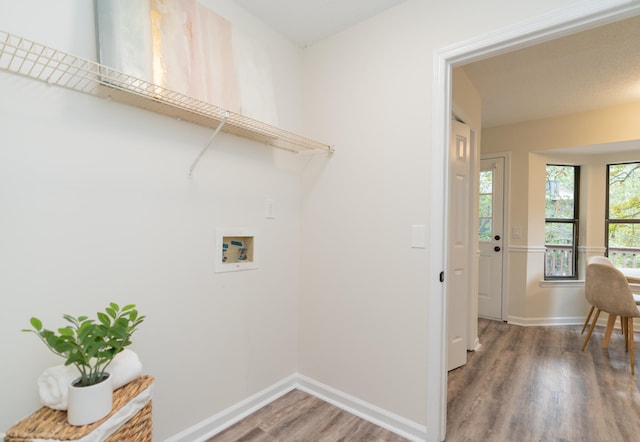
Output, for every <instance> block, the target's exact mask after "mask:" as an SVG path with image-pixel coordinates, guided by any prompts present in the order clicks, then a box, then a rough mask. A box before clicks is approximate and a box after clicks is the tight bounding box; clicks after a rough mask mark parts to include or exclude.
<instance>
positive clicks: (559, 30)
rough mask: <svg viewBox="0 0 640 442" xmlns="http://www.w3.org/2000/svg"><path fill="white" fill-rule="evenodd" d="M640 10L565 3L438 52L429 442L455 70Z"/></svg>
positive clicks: (437, 432)
mask: <svg viewBox="0 0 640 442" xmlns="http://www.w3.org/2000/svg"><path fill="white" fill-rule="evenodd" d="M638 14H640V4H638V3H636V2H634V3H630V2H628V1H624V0H614V1H611V0H597V1H595V2H588V3H586V2H583V3H582V4H578V5H573V6H569V7H566V8H564V9H562V10H560V11H557V13H556V14H553V15H545V16H542V17H539V18H537V19H533V20H530V21H528V22H524V23H520V24H519V26H518V27H517V28H509V29H505V30H502V31H501V32H498V33H491V34H490V35H489V34H487V35H485V36H481V37H479V38H476V39H473V40H471V41H464V42H461V43H459V44H457V45H454V46H450V47H448V48H446V49H443V50H441V51H436V53H435V57H434V60H435V64H434V68H435V73H434V90H433V102H434V103H433V115H432V123H433V124H432V131H433V132H432V137H433V138H432V140H433V146H434V149H433V151H432V157H431V160H432V161H431V164H432V167H431V200H430V205H431V207H432V208H433V210H432V212H431V213H432V215H431V225H432V230H431V237H430V239H431V252H430V262H431V268H432V269H434V270H433V271H434V274H433V275H430V277H429V298H428V346H429V354H430V355H435V357H432V358H430V359H429V361H428V365H427V373H426V375H427V405H428V406H427V432H428V439H429V440H430V441H442V440H444V438H445V432H446V418H447V416H446V409H447V391H446V390H447V371H446V361H447V339H446V338H447V333H446V330H447V320H446V318H447V299H446V296H445V294H446V293H447V282H446V278H445V277H444V275H445V274H446V270H447V269H446V263H447V257H448V250H447V247H446V245H447V244H448V235H449V232H448V227H447V226H448V221H449V220H448V216H447V210H446V208H447V205H448V198H449V189H448V184H447V181H448V176H449V170H448V167H447V159H448V148H449V133H450V132H449V128H450V125H451V121H450V115H451V112H452V103H451V84H452V82H451V69H452V67H454V66H460V65H463V64H465V63H469V62H471V61H476V60H478V59H481V58H488V57H490V56H493V55H498V54H500V53H504V52H507V51H509V50H515V49H519V48H521V47H524V46H531V45H534V44H536V43H540V42H542V41H545V40H548V39H551V38H554V37H560V36H564V35H568V34H571V33H576V32H579V31H582V30H585V29H587V28H591V27H596V26H598V25H602V24H605V23H610V22H614V21H617V20H621V19H624V18H627V17H631V16H633V15H638Z"/></svg>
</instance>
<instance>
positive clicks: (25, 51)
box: [0, 31, 333, 152]
mask: <svg viewBox="0 0 640 442" xmlns="http://www.w3.org/2000/svg"><path fill="white" fill-rule="evenodd" d="M0 69H3V70H6V71H9V72H13V73H16V74H20V75H23V76H26V77H29V78H33V79H36V80H40V81H45V82H47V83H48V84H51V85H55V86H61V87H64V88H67V89H71V90H74V91H77V92H82V93H84V94H89V95H94V96H97V97H102V98H107V99H111V100H113V101H118V102H121V103H125V104H129V105H132V106H136V107H139V108H142V109H146V110H150V111H153V112H157V113H160V114H163V115H167V116H170V117H173V118H178V119H181V120H185V121H189V122H192V123H195V124H199V125H202V126H207V127H212V128H216V127H218V126H219V125H220V123H221V122H223V121H224V120H225V118H226V121H225V123H224V125H223V127H222V131H223V132H227V133H231V134H235V135H238V136H241V137H245V138H249V139H252V140H255V141H260V142H262V143H265V144H268V145H270V146H273V147H277V148H280V149H284V150H288V151H292V152H305V151H324V152H333V147H332V146H330V145H327V144H323V143H319V142H317V141H314V140H311V139H309V138H306V137H303V136H300V135H297V134H295V133H292V132H289V131H286V130H283V129H280V128H277V127H275V126H271V125H269V124H267V123H263V122H261V121H258V120H254V119H252V118H249V117H247V116H244V115H242V114H238V113H235V112H231V111H227V110H226V109H223V108H221V107H219V106H215V105H213V104H209V103H206V102H204V101H201V100H197V99H195V98H192V97H189V96H187V95H184V94H181V93H179V92H176V91H173V90H171V89H167V88H165V87H162V86H159V85H157V84H153V83H151V82H148V81H146V80H142V79H139V78H135V77H132V76H130V75H127V74H125V73H123V72H119V71H116V70H115V69H111V68H110V67H108V66H104V65H101V64H99V63H96V62H94V61H91V60H87V59H83V58H80V57H76V56H74V55H70V54H67V53H65V52H62V51H59V50H57V49H53V48H50V47H47V46H45V45H42V44H40V43H37V42H35V41H31V40H27V39H25V38H22V37H19V36H16V35H13V34H10V33H8V32H5V31H0Z"/></svg>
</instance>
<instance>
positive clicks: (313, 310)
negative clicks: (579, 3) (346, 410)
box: [300, 0, 571, 425]
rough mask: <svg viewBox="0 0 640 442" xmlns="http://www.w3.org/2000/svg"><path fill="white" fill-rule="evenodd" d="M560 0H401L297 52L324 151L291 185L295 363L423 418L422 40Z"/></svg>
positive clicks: (426, 140) (425, 154)
mask: <svg viewBox="0 0 640 442" xmlns="http://www.w3.org/2000/svg"><path fill="white" fill-rule="evenodd" d="M568 3H571V2H552V1H546V2H526V3H524V4H523V3H522V2H520V3H517V4H516V3H514V2H506V1H494V2H482V3H478V2H468V1H454V2H438V3H437V5H436V4H435V3H433V2H425V1H421V0H412V1H407V2H406V3H403V4H401V5H399V6H398V7H396V8H394V9H392V10H390V11H388V12H387V13H385V14H383V15H380V16H377V17H375V18H373V19H371V20H369V21H367V22H364V23H361V24H360V25H358V26H355V27H353V28H351V29H349V30H347V31H345V32H343V33H341V34H338V35H335V36H333V37H332V38H329V39H327V40H325V41H323V42H321V43H319V44H316V45H314V46H311V47H310V48H308V49H307V50H306V51H305V53H304V55H305V68H306V70H305V74H304V81H305V107H304V110H305V116H306V117H307V118H308V122H309V126H308V129H307V130H308V132H309V133H310V134H311V135H313V136H315V137H316V138H321V139H325V140H330V142H332V143H335V145H336V153H335V154H334V155H333V158H331V160H330V161H326V160H324V159H316V160H314V161H313V162H312V163H311V164H310V167H309V172H308V176H310V177H312V178H313V182H311V183H305V190H304V203H303V238H304V239H303V241H304V244H305V247H304V251H303V278H302V284H303V295H302V299H301V306H300V307H301V310H300V324H301V332H300V371H301V372H303V373H304V374H306V375H307V376H310V377H312V378H314V379H317V380H319V381H321V382H324V383H326V384H329V385H332V386H334V387H335V388H338V389H340V390H343V391H345V392H347V393H350V394H352V395H354V396H356V397H359V398H362V399H364V400H366V401H368V402H370V403H373V404H375V405H378V406H380V407H382V408H384V409H386V410H389V411H391V412H393V413H396V414H399V415H401V416H403V417H405V418H408V419H411V420H412V421H414V422H417V423H419V424H422V425H424V424H425V419H426V413H427V407H431V406H437V404H427V403H426V399H425V397H426V389H427V385H426V382H427V379H426V372H427V364H428V362H429V360H430V358H434V357H437V356H435V355H434V354H433V353H429V349H428V348H427V338H428V336H427V324H426V322H427V317H428V312H427V297H428V284H429V280H430V278H437V276H438V273H439V270H440V269H432V268H430V267H429V260H428V256H429V245H428V244H427V248H426V249H414V248H411V247H410V240H411V225H413V224H419V225H420V224H424V225H426V230H427V232H429V219H430V206H429V199H430V177H429V170H430V167H431V166H430V159H431V149H432V146H431V121H432V113H431V106H432V103H431V97H432V84H433V71H434V66H433V52H434V50H436V49H439V48H442V47H444V46H447V45H450V44H453V43H456V42H458V41H461V40H463V39H466V38H470V37H472V36H474V35H477V34H480V33H484V32H487V31H490V30H493V29H496V28H500V27H502V26H505V25H507V24H510V23H513V22H516V21H519V20H523V19H525V18H528V17H531V16H535V15H537V14H540V13H543V12H545V11H548V10H551V9H553V8H556V7H560V6H562V4H568ZM435 148H438V147H435ZM427 237H428V235H427Z"/></svg>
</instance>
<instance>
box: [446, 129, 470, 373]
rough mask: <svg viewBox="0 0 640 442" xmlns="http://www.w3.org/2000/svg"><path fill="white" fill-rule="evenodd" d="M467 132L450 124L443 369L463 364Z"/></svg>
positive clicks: (467, 261)
mask: <svg viewBox="0 0 640 442" xmlns="http://www.w3.org/2000/svg"><path fill="white" fill-rule="evenodd" d="M471 163H472V159H471V129H470V128H469V126H467V125H466V124H463V123H459V122H457V121H452V127H451V144H450V148H449V170H450V175H449V176H450V178H449V179H450V182H449V223H450V224H449V244H448V249H449V262H448V263H447V269H448V275H447V283H448V284H447V355H448V356H447V369H448V370H453V369H454V368H457V367H460V366H461V365H464V364H466V363H467V327H468V317H467V313H468V312H467V310H468V307H469V306H468V304H469V291H470V285H469V284H470V278H469V265H470V260H471V258H470V257H471V256H472V251H471V248H470V241H469V231H470V229H469V219H470V218H469V207H470V202H471Z"/></svg>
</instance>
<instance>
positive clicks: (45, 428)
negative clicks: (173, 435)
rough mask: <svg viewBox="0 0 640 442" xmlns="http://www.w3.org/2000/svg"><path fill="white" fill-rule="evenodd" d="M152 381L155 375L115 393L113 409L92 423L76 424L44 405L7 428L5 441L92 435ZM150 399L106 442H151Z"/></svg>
mask: <svg viewBox="0 0 640 442" xmlns="http://www.w3.org/2000/svg"><path fill="white" fill-rule="evenodd" d="M151 384H153V377H152V376H141V377H139V378H137V379H135V380H133V381H131V382H129V383H128V384H126V385H125V386H123V387H121V388H118V389H117V390H115V391H114V392H113V409H112V410H111V413H109V414H108V415H107V416H105V417H104V418H102V419H100V420H99V421H97V422H94V423H93V424H90V425H83V426H80V427H74V426H72V425H69V424H68V423H67V412H66V411H61V410H53V409H51V408H49V407H42V408H40V409H39V410H38V411H36V412H35V413H33V414H32V415H31V416H29V417H27V418H25V419H23V420H21V421H20V422H18V423H17V424H16V425H14V426H13V427H11V428H10V429H9V430H7V434H6V436H5V438H4V440H5V442H32V441H33V440H34V439H48V440H55V441H73V440H78V439H81V438H83V437H85V436H87V435H89V434H90V433H91V432H92V431H94V430H95V429H96V428H98V427H99V426H100V425H101V424H102V423H103V422H104V421H106V420H107V419H109V418H110V417H111V416H112V415H113V414H114V413H115V412H116V411H118V410H119V409H120V408H122V407H123V406H124V405H125V404H127V403H128V402H129V401H130V400H131V399H132V398H134V397H136V396H137V395H138V394H139V393H140V392H142V391H143V390H145V389H146V388H148V387H150V386H151ZM151 437H152V420H151V401H149V402H148V403H147V404H146V405H145V406H144V407H143V408H142V409H141V410H140V411H138V412H137V413H136V414H135V415H133V416H132V417H131V419H129V420H128V421H127V422H125V423H124V424H123V425H122V426H121V427H120V428H119V429H118V430H117V431H116V432H115V433H113V434H112V435H111V436H109V437H108V438H107V439H106V441H107V442H116V441H136V442H151Z"/></svg>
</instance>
